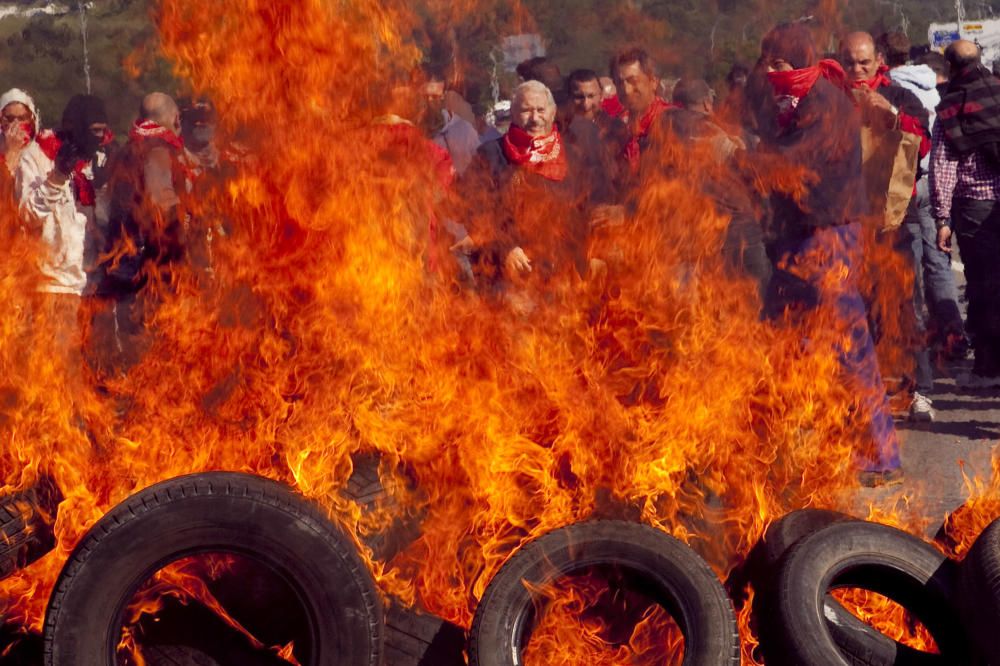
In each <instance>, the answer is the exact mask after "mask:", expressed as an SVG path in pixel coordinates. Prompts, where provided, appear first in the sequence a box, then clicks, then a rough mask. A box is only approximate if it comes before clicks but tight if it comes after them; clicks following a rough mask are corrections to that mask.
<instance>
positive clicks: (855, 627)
mask: <svg viewBox="0 0 1000 666" xmlns="http://www.w3.org/2000/svg"><path fill="white" fill-rule="evenodd" d="M848 521H854V522H860V521H859V520H858V519H857V518H854V517H852V516H849V515H847V514H845V513H839V512H837V511H829V510H826V509H800V510H798V511H792V512H791V513H788V514H785V515H784V516H782V517H781V518H779V519H778V520H776V521H774V522H773V523H771V525H770V526H768V528H767V532H766V533H765V534H764V538H762V539H761V540H760V542H758V543H757V545H756V546H754V548H753V549H752V550H751V551H750V555H749V556H748V557H747V563H746V566H745V574H744V575H745V577H746V578H747V579H748V580H749V581H750V583H751V585H753V588H754V592H755V596H754V602H753V603H754V607H753V613H754V627H755V628H756V630H757V632H758V638H759V639H760V649H761V652H762V653H763V654H764V656H765V657H766V656H767V655H768V654H769V651H770V652H775V651H780V650H782V649H783V646H782V642H783V641H782V633H783V632H784V627H783V626H781V625H780V624H779V623H777V622H776V621H775V613H776V610H775V606H776V604H777V590H778V587H777V585H778V583H777V574H778V570H779V567H780V562H781V559H782V557H783V556H784V555H785V553H787V552H788V551H789V550H790V549H791V548H792V547H793V546H794V545H795V544H796V543H798V542H799V541H801V540H802V539H804V538H805V537H807V536H809V535H810V534H813V533H814V532H817V531H819V530H820V529H822V528H824V527H826V526H828V525H832V524H834V523H842V522H848ZM823 603H824V608H823V613H824V615H825V617H826V619H827V628H828V629H829V630H830V634H831V636H833V640H834V642H835V643H836V644H837V646H838V647H839V648H840V650H841V653H842V654H843V655H844V656H845V657H846V658H848V659H853V660H854V661H853V662H852V663H860V664H864V665H865V666H948V665H947V664H946V662H945V661H944V660H943V658H942V657H941V655H936V654H931V653H929V652H921V651H920V650H915V649H913V648H911V647H909V646H907V645H903V644H902V643H898V642H896V641H894V640H893V639H891V638H889V637H888V636H886V635H885V634H883V633H881V632H879V631H877V630H876V629H873V628H872V627H870V626H868V625H867V624H865V623H864V622H862V621H861V620H859V619H858V618H857V617H855V616H854V615H853V614H852V613H851V612H850V611H848V610H847V609H846V608H844V607H843V606H842V605H841V604H840V603H839V602H838V601H837V600H836V599H834V598H833V597H832V596H830V595H826V597H825V598H824V600H823ZM859 655H861V656H859ZM859 659H864V660H863V661H859ZM771 661H780V656H776V657H775V658H773V659H771Z"/></svg>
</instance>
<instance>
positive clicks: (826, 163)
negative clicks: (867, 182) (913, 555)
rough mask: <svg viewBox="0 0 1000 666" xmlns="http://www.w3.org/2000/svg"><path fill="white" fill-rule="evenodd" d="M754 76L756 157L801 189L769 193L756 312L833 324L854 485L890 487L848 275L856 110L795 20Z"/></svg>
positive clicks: (895, 448)
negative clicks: (769, 267)
mask: <svg viewBox="0 0 1000 666" xmlns="http://www.w3.org/2000/svg"><path fill="white" fill-rule="evenodd" d="M757 71H758V73H765V76H766V79H767V83H768V87H769V88H770V90H766V89H762V90H763V94H762V95H761V96H760V98H758V99H755V100H751V102H752V103H754V104H756V107H757V110H758V113H759V115H760V119H759V120H758V123H757V124H758V126H759V127H760V129H761V132H762V136H761V139H762V143H761V152H762V153H763V158H764V159H765V160H767V161H769V162H770V163H772V164H773V165H774V168H775V169H777V170H779V171H787V172H789V173H796V172H799V173H800V174H801V176H800V177H798V178H797V179H796V180H797V182H800V183H804V184H805V189H804V191H801V192H795V193H791V192H781V191H776V192H775V193H774V194H772V196H771V211H772V218H773V219H772V223H771V230H770V232H771V235H772V239H771V242H770V243H769V247H768V254H769V255H770V256H771V258H772V260H773V261H774V264H775V266H774V276H773V277H772V279H771V284H770V286H769V288H768V298H767V303H766V308H765V309H766V311H767V314H768V315H769V316H770V317H771V318H773V319H780V318H784V319H789V320H790V321H791V322H793V323H794V322H795V321H797V320H798V316H800V315H802V314H804V313H806V312H809V311H819V313H820V314H822V315H824V319H825V321H827V322H829V323H830V324H832V325H833V326H834V330H833V331H830V332H831V333H833V334H834V335H835V336H836V338H837V340H836V342H835V350H836V352H837V353H838V356H839V358H840V362H841V367H842V371H843V374H844V379H845V381H846V383H847V387H848V390H849V392H850V394H852V395H854V396H856V400H857V404H856V408H857V409H856V412H855V414H856V417H857V418H859V419H862V422H863V423H864V424H865V426H866V427H867V428H866V430H867V434H868V437H867V438H866V439H870V442H871V446H867V445H866V446H865V447H864V449H865V450H863V451H859V452H857V458H858V465H859V466H860V468H861V481H862V482H863V483H865V484H867V485H880V484H886V483H891V482H896V481H898V480H900V479H901V477H902V471H901V469H900V459H899V441H898V439H897V437H896V431H895V428H894V427H893V422H892V416H891V415H890V413H889V410H888V406H887V404H886V394H885V387H884V385H883V383H882V377H881V374H880V372H879V368H878V362H877V359H876V357H875V348H874V345H873V344H872V339H871V335H870V333H869V330H868V322H867V318H866V312H865V304H864V301H863V300H862V298H861V294H860V292H859V291H858V286H857V283H856V278H855V271H854V269H853V264H854V263H855V262H856V260H857V258H858V257H859V256H860V249H861V248H860V224H859V223H858V221H857V220H858V219H859V218H860V216H861V214H862V213H863V212H864V210H865V209H864V201H863V192H864V183H863V182H862V178H861V129H860V124H859V118H858V112H857V110H856V109H855V107H854V105H853V104H852V102H851V99H850V98H849V97H848V95H846V94H845V87H846V85H847V83H846V81H845V76H844V72H843V69H842V68H841V67H840V65H839V64H837V63H836V62H834V61H829V60H823V61H820V60H819V58H818V57H817V53H816V47H815V44H814V42H813V39H812V34H811V33H810V32H809V29H808V28H807V27H806V26H804V25H802V24H800V23H796V24H783V25H779V26H778V27H776V28H774V29H773V30H771V32H769V33H768V34H767V35H766V36H765V37H764V40H763V42H762V44H761V57H760V61H759V63H758V70H757ZM756 89H757V88H755V90H756ZM797 315H798V316H797Z"/></svg>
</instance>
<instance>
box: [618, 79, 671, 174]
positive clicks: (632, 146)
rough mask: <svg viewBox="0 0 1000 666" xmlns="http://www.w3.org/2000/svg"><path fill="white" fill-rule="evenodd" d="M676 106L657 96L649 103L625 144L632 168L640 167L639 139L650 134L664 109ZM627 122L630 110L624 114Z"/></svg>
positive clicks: (627, 157) (626, 155) (626, 156)
mask: <svg viewBox="0 0 1000 666" xmlns="http://www.w3.org/2000/svg"><path fill="white" fill-rule="evenodd" d="M673 108H675V105H674V104H670V103H669V102H667V101H665V100H663V99H661V98H659V97H657V98H655V99H654V100H653V103H652V104H650V105H649V108H648V109H646V113H644V114H642V118H639V123H638V124H637V125H636V127H635V128H634V129H633V130H632V138H631V139H629V142H628V144H627V145H626V146H625V159H626V160H627V161H628V163H629V166H631V167H632V169H633V170H634V169H637V168H638V167H639V153H640V152H641V149H640V147H639V141H641V140H642V139H645V138H646V137H647V136H649V131H650V130H651V129H652V128H653V123H654V122H656V119H657V118H659V117H660V116H661V115H663V112H664V111H667V110H669V109H673ZM622 119H623V120H625V122H628V112H627V111H626V112H625V114H624V115H623V116H622Z"/></svg>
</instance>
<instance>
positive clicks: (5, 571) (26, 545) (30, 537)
mask: <svg viewBox="0 0 1000 666" xmlns="http://www.w3.org/2000/svg"><path fill="white" fill-rule="evenodd" d="M61 501H62V495H61V494H60V492H59V489H58V487H56V485H55V483H54V482H53V481H52V480H51V479H49V478H47V477H43V478H42V479H41V480H40V481H39V482H38V484H37V485H35V486H33V487H31V488H29V489H28V490H24V491H22V492H19V493H15V494H12V495H7V496H5V497H2V498H0V578H6V577H7V576H9V575H10V574H12V573H14V572H15V571H17V570H18V569H21V568H24V567H26V566H28V565H29V564H31V563H32V562H34V561H35V560H37V559H38V558H40V557H42V556H43V555H45V554H46V553H48V552H49V551H50V550H52V548H53V547H54V546H55V535H54V534H53V531H52V527H53V525H54V524H55V520H56V510H57V507H58V506H59V502H61Z"/></svg>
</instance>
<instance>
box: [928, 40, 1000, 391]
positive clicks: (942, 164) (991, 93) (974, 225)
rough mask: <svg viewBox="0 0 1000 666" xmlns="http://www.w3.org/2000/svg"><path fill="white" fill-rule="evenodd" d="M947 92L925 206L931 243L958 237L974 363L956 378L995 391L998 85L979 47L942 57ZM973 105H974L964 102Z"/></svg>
mask: <svg viewBox="0 0 1000 666" xmlns="http://www.w3.org/2000/svg"><path fill="white" fill-rule="evenodd" d="M945 57H946V58H947V60H948V63H949V65H950V75H949V83H948V89H947V91H946V92H945V94H944V96H943V97H942V99H941V104H940V105H939V106H938V120H937V123H936V124H935V125H934V136H933V143H934V147H933V149H932V151H931V174H930V181H931V206H932V209H933V211H934V218H935V221H936V225H937V227H938V244H939V246H940V247H941V249H943V250H945V251H949V250H950V249H951V241H952V237H953V236H954V237H956V238H957V239H958V244H959V247H960V248H961V250H962V261H963V262H964V263H965V280H966V296H967V297H968V299H969V309H968V315H967V319H966V331H967V332H968V334H969V337H970V338H971V340H972V347H973V350H974V351H975V355H976V360H975V364H974V365H973V369H972V373H971V374H969V375H968V376H963V377H960V381H961V383H963V384H964V385H966V386H968V387H970V388H997V387H1000V268H998V266H1000V262H998V261H997V258H998V257H1000V203H998V200H1000V82H998V81H997V79H996V78H995V77H994V76H993V75H992V73H991V72H990V71H989V70H988V69H986V68H985V67H984V66H983V65H982V62H980V53H979V47H978V46H977V45H976V44H974V43H972V42H969V41H966V40H959V41H957V42H954V43H952V44H951V45H950V46H949V47H948V48H947V50H946V51H945ZM970 101H974V102H975V104H973V103H970Z"/></svg>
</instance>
